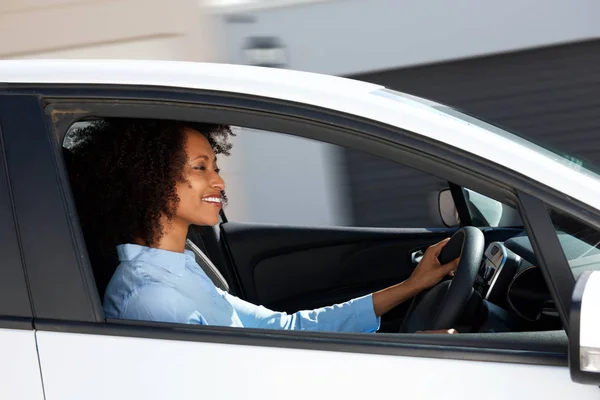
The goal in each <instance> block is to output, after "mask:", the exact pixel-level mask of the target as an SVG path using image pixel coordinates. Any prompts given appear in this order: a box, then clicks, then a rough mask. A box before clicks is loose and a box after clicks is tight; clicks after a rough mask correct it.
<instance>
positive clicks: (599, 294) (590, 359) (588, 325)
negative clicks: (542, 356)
mask: <svg viewBox="0 0 600 400" xmlns="http://www.w3.org/2000/svg"><path fill="white" fill-rule="evenodd" d="M599 315H600V271H586V272H584V273H583V274H581V275H580V276H579V278H578V279H577V282H576V284H575V290H574V291H573V299H572V302H571V313H570V318H569V368H570V370H571V379H572V380H573V381H575V382H578V383H585V384H590V385H600V317H599Z"/></svg>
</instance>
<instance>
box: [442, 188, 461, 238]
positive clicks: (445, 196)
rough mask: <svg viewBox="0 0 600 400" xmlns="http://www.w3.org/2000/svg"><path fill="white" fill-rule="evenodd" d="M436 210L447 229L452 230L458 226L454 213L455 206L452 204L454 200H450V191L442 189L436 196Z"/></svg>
mask: <svg viewBox="0 0 600 400" xmlns="http://www.w3.org/2000/svg"><path fill="white" fill-rule="evenodd" d="M438 209H439V212H440V217H441V218H442V222H443V223H444V225H446V226H447V227H448V228H453V227H455V226H458V225H459V224H460V220H459V219H458V212H457V211H456V205H455V204H454V199H453V198H452V193H451V192H450V189H444V190H442V191H440V194H439V196H438Z"/></svg>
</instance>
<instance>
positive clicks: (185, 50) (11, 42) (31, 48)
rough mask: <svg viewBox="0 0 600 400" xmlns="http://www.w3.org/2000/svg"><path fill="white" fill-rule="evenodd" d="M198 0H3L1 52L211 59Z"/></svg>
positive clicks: (205, 20) (0, 6)
mask: <svg viewBox="0 0 600 400" xmlns="http://www.w3.org/2000/svg"><path fill="white" fill-rule="evenodd" d="M201 4H202V1H200V2H198V1H197V0H3V1H2V2H0V57H2V58H134V59H171V60H173V59H175V60H186V61H211V60H213V59H214V57H215V54H214V52H215V49H214V47H213V45H212V37H211V32H212V29H211V27H210V22H211V19H210V18H207V17H206V16H205V14H204V9H203V8H202V7H200V5H201Z"/></svg>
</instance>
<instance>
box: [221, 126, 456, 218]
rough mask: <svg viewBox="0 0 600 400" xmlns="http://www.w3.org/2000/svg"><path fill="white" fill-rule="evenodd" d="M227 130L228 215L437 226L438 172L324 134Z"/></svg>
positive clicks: (223, 163)
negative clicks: (321, 137) (229, 135)
mask: <svg viewBox="0 0 600 400" xmlns="http://www.w3.org/2000/svg"><path fill="white" fill-rule="evenodd" d="M234 131H235V132H237V135H236V137H235V138H234V139H233V140H232V142H233V149H232V155H231V157H225V158H223V159H222V160H219V162H220V164H221V166H222V168H221V170H222V176H223V177H224V179H225V181H226V182H227V189H226V191H227V192H228V197H229V198H230V202H229V205H228V207H227V208H226V210H225V213H226V215H227V219H228V220H229V221H238V222H254V223H273V224H287V225H304V226H309V225H310V226H357V227H395V228H418V227H443V226H444V225H443V222H442V220H441V218H440V215H439V211H438V207H437V199H438V193H439V191H440V190H442V189H443V188H445V187H447V185H448V184H447V182H446V181H444V180H443V179H440V178H438V177H435V176H432V175H429V174H427V173H424V172H421V171H418V170H415V169H412V168H409V167H406V166H403V165H401V164H398V163H396V162H393V161H389V160H385V159H383V158H379V157H376V156H373V155H370V154H367V153H365V152H362V151H358V150H353V149H349V148H344V147H340V146H336V145H332V144H328V143H324V142H319V141H315V140H310V139H305V138H300V137H294V136H290V135H285V134H281V133H276V132H269V131H263V130H255V129H248V128H239V127H236V128H234ZM242 149H243V150H242ZM255 154H261V157H256V156H255Z"/></svg>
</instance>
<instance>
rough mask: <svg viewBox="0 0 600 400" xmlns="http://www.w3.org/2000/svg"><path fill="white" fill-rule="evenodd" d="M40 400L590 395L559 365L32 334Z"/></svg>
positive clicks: (554, 399)
mask: <svg viewBox="0 0 600 400" xmlns="http://www.w3.org/2000/svg"><path fill="white" fill-rule="evenodd" d="M37 337H38V343H39V347H40V360H41V365H42V369H43V371H44V386H45V390H46V399H47V400H80V399H86V400H100V399H114V400H121V399H123V400H129V399H145V400H151V399H161V400H162V399H178V400H185V399H198V398H207V399H236V400H237V399H249V400H251V399H257V400H258V399H260V400H268V399H273V400H280V399H282V398H285V399H289V400H292V399H306V398H307V397H308V398H316V399H320V398H335V399H348V400H350V399H360V400H364V399H376V398H387V397H389V396H397V397H398V398H402V399H405V398H410V399H447V400H451V399H457V400H459V399H460V400H462V399H465V398H473V397H474V396H477V395H484V396H485V399H486V400H506V399H511V400H519V399H523V400H530V399H531V398H532V396H534V394H541V393H543V398H544V400H564V399H580V400H585V399H597V398H598V393H599V392H598V388H597V387H593V386H586V385H579V384H576V383H573V382H572V381H571V379H570V375H569V369H568V368H566V367H549V366H535V365H519V364H508V363H492V362H473V361H460V360H445V359H433V358H417V357H399V356H385V355H374V354H357V353H345V352H333V351H317V350H298V349H286V348H276V347H260V346H241V345H228V344H220V343H200V342H184V341H171V340H158V339H135V338H126V337H111V336H100V335H87V334H86V335H84V334H68V333H55V332H38V333H37Z"/></svg>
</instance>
